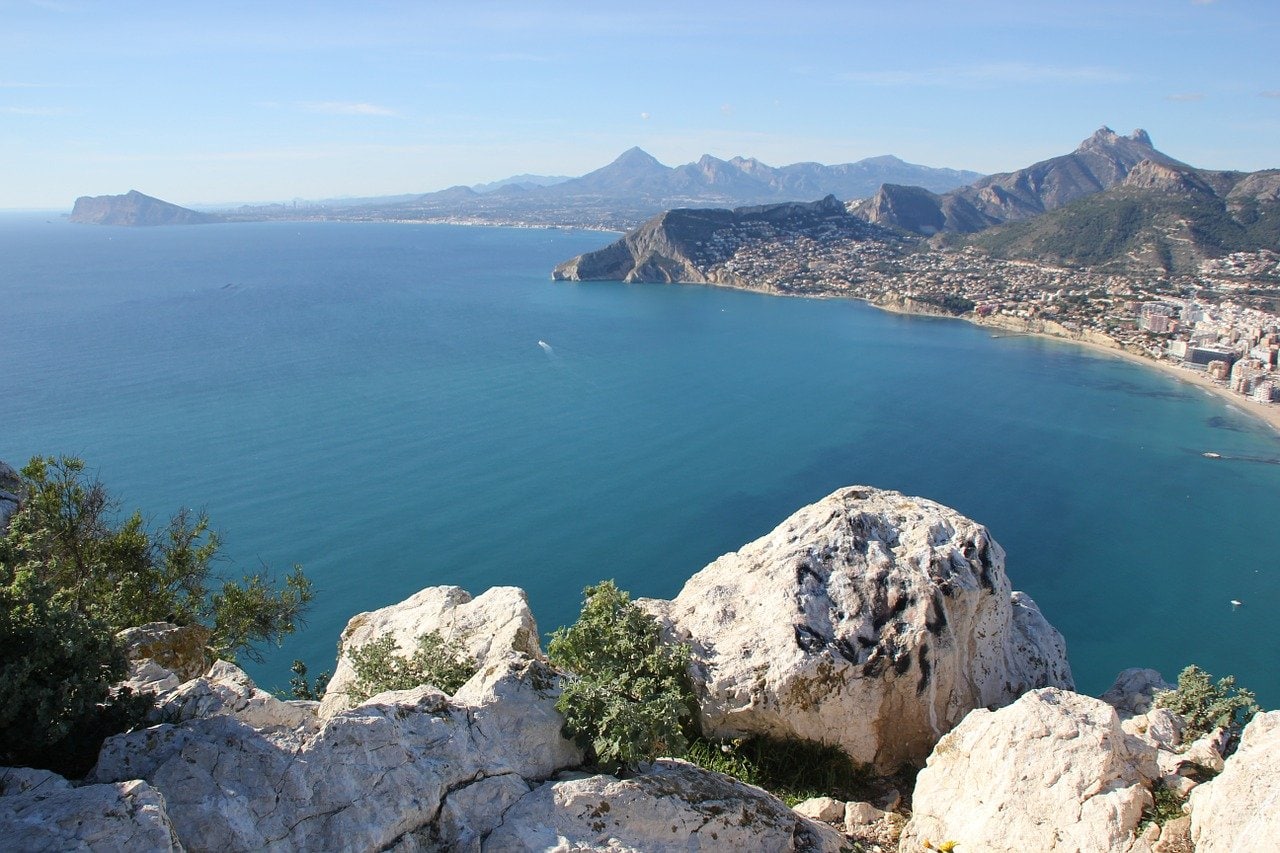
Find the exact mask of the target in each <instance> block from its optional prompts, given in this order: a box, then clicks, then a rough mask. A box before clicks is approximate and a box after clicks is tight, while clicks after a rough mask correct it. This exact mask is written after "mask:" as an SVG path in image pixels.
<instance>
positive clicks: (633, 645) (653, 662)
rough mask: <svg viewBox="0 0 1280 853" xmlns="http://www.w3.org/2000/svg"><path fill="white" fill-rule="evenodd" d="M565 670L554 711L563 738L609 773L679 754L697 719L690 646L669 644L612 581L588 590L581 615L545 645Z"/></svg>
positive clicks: (655, 625)
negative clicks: (560, 719) (560, 718)
mask: <svg viewBox="0 0 1280 853" xmlns="http://www.w3.org/2000/svg"><path fill="white" fill-rule="evenodd" d="M548 656H549V657H550V658H551V662H552V663H553V664H555V665H556V666H558V667H560V668H561V669H562V670H565V671H566V672H567V673H568V676H569V677H568V678H567V679H566V681H565V684H564V687H563V690H562V692H561V694H560V699H559V700H558V701H557V703H556V708H557V710H559V711H560V713H561V714H563V715H564V718H565V733H566V734H568V735H569V736H570V737H573V738H574V739H575V740H577V741H578V743H579V744H580V745H581V746H582V747H583V748H584V749H588V750H589V751H590V753H591V754H592V755H593V756H594V760H595V761H596V762H597V763H598V764H600V765H601V766H603V767H605V768H607V769H610V770H615V771H616V770H621V769H623V768H626V767H633V766H635V765H637V764H641V763H644V762H649V761H653V759H655V758H657V757H659V756H673V757H679V756H681V755H683V754H684V753H685V750H686V749H687V746H688V737H687V736H686V733H685V731H684V727H685V726H688V725H692V721H693V718H694V714H693V708H694V700H693V688H692V687H691V686H690V684H689V675H688V665H689V647H688V645H686V644H677V645H664V644H663V643H662V641H661V637H660V629H659V627H658V623H657V622H656V621H655V620H654V619H653V617H651V616H649V615H648V614H647V613H645V612H644V611H643V610H641V609H640V608H639V607H637V606H636V605H634V604H632V603H631V598H630V596H629V595H627V593H625V592H623V591H621V590H619V589H618V588H617V586H616V585H614V583H613V581H601V582H600V583H598V584H596V585H595V586H589V587H587V588H586V589H585V590H583V603H582V612H581V614H580V615H579V617H578V621H577V622H576V623H574V624H573V625H572V626H570V627H568V628H559V629H557V630H556V632H555V633H554V634H553V635H552V637H551V644H550V645H549V647H548Z"/></svg>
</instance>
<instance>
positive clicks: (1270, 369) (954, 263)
mask: <svg viewBox="0 0 1280 853" xmlns="http://www.w3.org/2000/svg"><path fill="white" fill-rule="evenodd" d="M760 236H761V235H738V234H733V233H724V232H721V233H718V234H716V235H714V236H713V237H712V238H711V239H710V240H709V241H707V242H706V243H705V244H703V245H699V246H698V247H697V252H696V257H695V260H696V261H697V262H698V265H699V266H700V267H701V268H702V269H703V270H704V273H705V276H706V279H707V281H709V282H712V283H717V284H725V285H730V286H736V287H746V288H750V289H758V290H764V291H767V292H772V293H779V294H794V295H809V296H845V297H851V298H856V299H862V300H866V301H867V302H870V303H872V304H875V305H878V306H881V307H883V308H887V309H890V310H898V311H904V312H910V313H926V314H943V315H952V316H963V317H965V318H967V319H970V320H972V321H973V322H976V323H979V324H983V325H990V326H996V327H1001V328H1004V329H1008V330H1012V331H1016V332H1025V333H1035V334H1045V335H1051V336H1055V337H1062V338H1069V339H1072V340H1076V341H1079V342H1083V343H1087V344H1092V345H1095V346H1101V347H1107V348H1109V349H1112V350H1115V351H1117V352H1119V353H1124V354H1128V355H1131V356H1138V357H1142V358H1145V359H1149V360H1151V361H1154V362H1156V363H1157V364H1159V365H1161V366H1165V367H1168V368H1173V369H1175V370H1177V371H1178V372H1179V373H1180V374H1182V375H1183V376H1184V377H1185V378H1187V379H1188V380H1191V381H1197V382H1198V383H1199V384H1201V385H1203V386H1205V387H1207V388H1212V389H1215V390H1218V391H1220V392H1222V393H1224V394H1228V395H1230V396H1231V397H1232V398H1234V399H1236V400H1240V401H1248V402H1249V403H1252V404H1257V405H1258V406H1265V407H1266V414H1267V415H1268V416H1269V417H1268V420H1270V421H1272V422H1273V423H1278V422H1280V405H1277V404H1280V371H1277V352H1278V351H1280V313H1277V312H1278V310H1280V308H1278V307H1277V306H1280V253H1277V252H1274V251H1270V250H1267V249H1263V250H1260V251H1256V252H1237V253H1234V254H1231V255H1228V256H1226V257H1223V258H1217V259H1213V260H1209V261H1205V262H1204V263H1202V264H1201V266H1200V270H1199V272H1198V274H1197V275H1180V276H1168V277H1160V276H1156V275H1149V274H1148V275H1138V274H1126V273H1105V272H1098V271H1093V270H1087V269H1067V268H1063V267H1056V266H1052V265H1048V264H1045V263H1033V262H1026V261H1007V260H1000V259H997V258H992V257H989V256H988V255H986V254H984V253H983V252H981V251H979V250H977V249H974V248H962V249H958V250H952V251H932V250H921V249H920V248H918V247H917V246H915V245H912V244H910V243H907V242H904V241H900V240H894V239H891V238H885V239H876V238H874V237H872V238H868V237H867V236H866V235H861V236H852V235H850V234H848V233H845V232H843V231H841V230H839V229H831V230H829V231H827V232H826V233H814V232H812V231H811V232H809V233H806V234H785V235H784V234H779V235H776V238H775V239H760ZM1255 411H1257V409H1255Z"/></svg>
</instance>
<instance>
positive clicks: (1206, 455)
mask: <svg viewBox="0 0 1280 853" xmlns="http://www.w3.org/2000/svg"><path fill="white" fill-rule="evenodd" d="M1200 455H1201V456H1203V457H1204V458H1205V459H1221V458H1222V454H1221V453H1214V452H1213V451H1212V450H1206V451H1205V452H1204V453H1201V454H1200Z"/></svg>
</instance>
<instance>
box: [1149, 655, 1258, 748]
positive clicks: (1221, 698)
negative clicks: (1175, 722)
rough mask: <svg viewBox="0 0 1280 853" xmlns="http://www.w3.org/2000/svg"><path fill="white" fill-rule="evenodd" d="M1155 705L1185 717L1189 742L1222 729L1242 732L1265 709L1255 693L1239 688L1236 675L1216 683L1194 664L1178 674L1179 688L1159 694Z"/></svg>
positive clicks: (1225, 677) (1186, 736)
mask: <svg viewBox="0 0 1280 853" xmlns="http://www.w3.org/2000/svg"><path fill="white" fill-rule="evenodd" d="M1156 706H1157V707H1160V708H1168V709H1169V710H1170V711H1172V712H1173V713H1175V714H1177V715H1179V716H1180V717H1182V719H1183V721H1184V722H1185V723H1186V734H1185V738H1186V739H1187V740H1193V739H1195V738H1197V737H1199V736H1200V735H1203V734H1205V733H1207V732H1209V731H1212V730H1213V729H1215V728H1217V727H1219V726H1222V727H1224V728H1227V729H1229V730H1230V731H1232V732H1233V733H1234V732H1239V731H1240V729H1241V728H1243V727H1244V724H1245V723H1247V722H1249V718H1250V717H1252V716H1253V715H1254V714H1256V713H1258V711H1260V710H1262V709H1261V708H1259V707H1258V703H1257V702H1256V701H1254V695H1253V692H1252V691H1249V690H1244V689H1242V688H1237V687H1236V680H1235V677H1234V676H1231V675H1228V676H1224V677H1223V678H1220V679H1218V683H1217V684H1214V683H1213V678H1212V676H1210V675H1209V673H1207V672H1205V671H1204V670H1202V669H1201V668H1200V667H1198V666H1196V665H1194V664H1192V665H1191V666H1189V667H1187V668H1186V669H1184V670H1183V671H1182V672H1180V673H1178V686H1177V688H1175V689H1173V690H1166V691H1164V692H1163V693H1157V694H1156Z"/></svg>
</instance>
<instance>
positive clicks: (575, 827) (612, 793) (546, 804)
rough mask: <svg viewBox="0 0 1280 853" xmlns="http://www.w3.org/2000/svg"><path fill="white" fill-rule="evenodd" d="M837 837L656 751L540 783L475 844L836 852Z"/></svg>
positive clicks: (756, 792) (748, 789)
mask: <svg viewBox="0 0 1280 853" xmlns="http://www.w3.org/2000/svg"><path fill="white" fill-rule="evenodd" d="M843 842H844V839H843V838H842V837H841V836H840V834H839V833H837V832H835V831H834V830H832V829H831V828H830V827H827V826H824V825H822V824H820V823H817V822H815V821H812V820H809V819H807V818H804V817H802V816H800V815H798V814H796V813H795V812H794V811H792V810H791V809H789V808H787V807H786V806H785V805H783V804H782V803H781V802H780V801H779V800H778V799H777V798H775V797H772V796H770V795H769V794H766V793H765V792H764V791H761V790H760V789H759V788H755V787H752V786H751V785H746V784H743V783H742V782H739V781H737V780H736V779H731V778H729V777H728V776H723V775H721V774H719V773H711V772H709V771H706V770H703V769H701V768H699V767H695V766H694V765H692V764H688V763H686V762H683V761H673V760H668V759H663V760H660V761H657V762H655V763H654V765H653V767H652V768H650V769H649V770H647V771H646V772H644V773H640V774H637V775H635V776H631V777H629V778H626V779H618V778H616V777H613V776H605V775H600V776H581V777H578V778H569V779H563V780H559V781H553V782H548V783H546V784H544V785H541V786H539V787H538V788H536V789H534V790H533V792H531V793H530V794H528V795H527V796H525V797H523V798H521V799H520V800H519V801H518V802H516V803H515V805H513V806H512V807H511V808H510V809H509V810H508V811H507V812H506V813H505V814H504V815H503V818H502V823H501V825H500V826H498V827H497V828H496V829H495V830H494V831H493V832H492V834H490V835H489V837H488V839H487V840H486V841H485V843H484V845H483V848H482V849H483V850H484V851H485V853H491V852H492V853H508V851H510V853H515V851H536V850H609V851H619V853H621V851H649V850H677V849H678V850H689V851H696V850H706V851H716V850H770V851H785V850H811V851H832V853H835V851H839V850H841V849H842V847H843V846H844V845H843Z"/></svg>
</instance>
